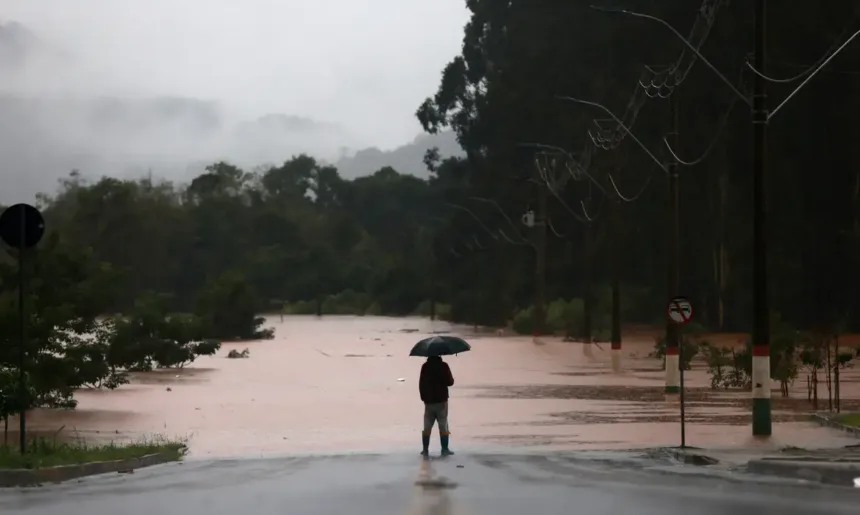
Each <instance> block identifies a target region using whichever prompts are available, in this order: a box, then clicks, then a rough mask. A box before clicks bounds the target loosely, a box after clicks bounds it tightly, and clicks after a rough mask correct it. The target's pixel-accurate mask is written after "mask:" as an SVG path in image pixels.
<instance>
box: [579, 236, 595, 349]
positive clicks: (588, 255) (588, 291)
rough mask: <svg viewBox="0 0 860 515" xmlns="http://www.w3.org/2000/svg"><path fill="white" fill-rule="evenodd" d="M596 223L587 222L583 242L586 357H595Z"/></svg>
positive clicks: (583, 323)
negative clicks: (593, 312) (594, 286)
mask: <svg viewBox="0 0 860 515" xmlns="http://www.w3.org/2000/svg"><path fill="white" fill-rule="evenodd" d="M593 246H594V223H593V222H591V221H586V222H585V228H584V233H583V244H582V259H583V264H582V276H583V291H582V353H583V354H585V356H586V357H589V358H591V357H594V349H592V348H591V344H592V343H593V341H594V336H593V330H594V329H593V325H592V318H593V317H592V311H593V309H592V308H593V297H594V296H593V295H592V290H593V289H594V288H593V286H592V273H593V269H594V266H593V262H592V258H593V257H594V248H593Z"/></svg>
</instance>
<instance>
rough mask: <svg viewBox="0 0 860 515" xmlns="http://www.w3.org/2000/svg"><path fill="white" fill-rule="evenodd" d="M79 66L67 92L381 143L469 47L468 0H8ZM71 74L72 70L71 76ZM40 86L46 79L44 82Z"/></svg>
mask: <svg viewBox="0 0 860 515" xmlns="http://www.w3.org/2000/svg"><path fill="white" fill-rule="evenodd" d="M2 4H3V6H2V12H0V16H2V18H3V19H4V20H15V21H18V22H20V23H22V24H24V25H26V26H27V27H29V28H30V29H31V30H32V31H33V32H35V33H36V34H37V35H39V36H40V37H42V38H44V39H45V40H47V42H48V43H49V44H51V45H52V46H53V47H54V48H57V49H61V50H62V51H64V52H65V53H67V54H69V56H70V57H71V58H72V59H74V61H75V62H76V63H77V65H76V66H75V68H74V69H75V71H74V72H69V71H68V70H66V71H65V72H59V71H57V72H56V73H55V76H53V77H38V79H39V82H40V86H39V89H47V90H52V91H54V92H61V91H63V90H64V89H68V90H70V91H73V92H74V91H75V90H81V89H85V90H87V91H89V92H91V93H96V94H99V93H102V92H104V93H122V94H135V95H138V94H139V95H152V94H162V95H180V96H189V97H196V98H203V99H212V100H218V101H220V102H223V103H224V104H225V106H227V107H228V108H231V109H234V110H236V111H237V112H238V113H239V114H241V115H244V116H259V115H262V114H265V113H271V112H279V113H286V114H291V115H299V116H307V117H310V118H314V119H316V120H320V121H328V122H336V123H340V124H342V125H344V126H346V127H347V128H348V129H349V130H350V131H352V132H355V133H357V134H361V135H362V136H364V137H365V138H366V140H371V141H373V142H374V143H375V144H376V145H378V146H380V147H382V148H391V147H395V146H397V145H400V144H403V143H405V142H407V141H408V140H411V139H412V138H413V137H414V136H415V134H417V133H418V132H419V131H420V127H419V125H418V123H417V122H416V121H415V118H414V115H413V113H414V112H415V109H416V108H417V106H418V104H419V103H420V102H421V100H423V98H424V97H426V96H428V95H430V94H432V93H433V92H434V91H435V89H436V86H437V85H438V83H439V72H440V71H441V68H442V67H443V66H444V65H445V63H447V62H448V60H450V59H451V58H452V57H453V56H454V55H456V54H457V53H458V52H459V48H460V43H461V40H462V27H463V25H464V23H465V22H466V20H467V19H468V13H467V11H466V9H465V1H464V0H362V1H358V0H3V2H2ZM60 74H63V75H60ZM33 87H35V86H33Z"/></svg>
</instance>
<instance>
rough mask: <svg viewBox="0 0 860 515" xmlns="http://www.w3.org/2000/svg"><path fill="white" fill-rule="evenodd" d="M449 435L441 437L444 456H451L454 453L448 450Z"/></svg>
mask: <svg viewBox="0 0 860 515" xmlns="http://www.w3.org/2000/svg"><path fill="white" fill-rule="evenodd" d="M448 438H449V437H448V435H441V436H439V442H441V443H442V456H451V455H453V454H454V451H452V450H451V449H449V448H448Z"/></svg>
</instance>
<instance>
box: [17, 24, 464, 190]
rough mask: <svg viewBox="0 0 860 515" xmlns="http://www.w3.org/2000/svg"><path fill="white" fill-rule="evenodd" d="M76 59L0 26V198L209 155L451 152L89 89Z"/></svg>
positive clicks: (167, 174) (236, 159)
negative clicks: (391, 145)
mask: <svg viewBox="0 0 860 515" xmlns="http://www.w3.org/2000/svg"><path fill="white" fill-rule="evenodd" d="M81 63H82V60H81V59H79V58H78V57H77V56H71V55H67V54H65V53H63V52H62V51H58V50H56V49H54V48H51V47H50V46H49V45H48V44H46V43H44V42H42V41H41V40H40V39H39V38H38V37H37V36H36V35H34V34H33V33H32V32H30V31H29V30H28V29H27V28H26V27H23V26H22V25H20V24H17V23H14V22H6V23H2V22H0V177H2V179H3V182H2V184H0V202H12V201H27V200H29V199H30V198H32V195H33V194H34V193H36V192H37V191H52V190H53V189H54V188H55V184H56V181H57V179H58V178H60V177H63V176H66V175H67V174H68V173H69V172H70V171H71V170H73V169H77V170H79V171H80V172H81V174H82V175H84V176H85V177H91V178H96V177H100V176H102V175H112V176H117V177H133V176H138V175H141V174H145V173H150V172H151V173H152V174H153V175H155V176H158V177H164V178H168V179H171V180H176V181H180V182H182V181H187V180H189V179H190V178H191V177H193V176H194V175H195V174H197V173H199V172H200V171H201V170H202V167H203V166H205V165H206V164H209V163H212V162H214V161H217V160H226V161H231V162H233V163H236V164H238V165H240V166H243V167H248V168H254V167H257V166H260V165H265V164H273V163H280V162H282V161H284V160H286V159H288V158H289V157H291V156H292V155H295V154H299V153H307V154H310V155H312V156H314V157H316V158H318V159H320V160H322V161H325V162H329V163H335V164H336V165H337V167H338V168H339V170H340V171H341V173H342V175H343V176H345V177H355V176H359V175H366V174H369V173H373V172H374V171H376V170H378V169H379V168H381V167H383V166H392V167H394V168H395V169H397V170H398V171H401V172H404V173H412V174H416V175H420V176H426V175H427V171H426V169H425V167H424V165H423V163H422V157H423V155H424V152H425V151H426V150H427V149H428V148H430V147H433V146H438V147H439V148H440V151H441V154H442V155H443V156H449V155H454V154H458V153H459V152H460V150H459V146H458V145H457V144H456V141H455V140H454V137H453V135H452V134H441V135H437V136H430V135H418V136H417V137H415V138H414V140H413V141H412V142H411V143H409V144H406V145H404V146H401V147H399V148H396V149H393V150H389V151H383V150H379V149H377V148H374V146H373V145H374V142H373V141H367V140H366V139H365V138H363V137H361V136H360V135H356V134H354V133H351V132H350V131H349V130H347V129H345V128H344V127H342V126H340V125H338V124H335V123H328V122H325V121H321V120H314V119H311V118H308V117H303V116H294V115H291V114H285V113H261V114H260V115H259V116H256V117H248V116H247V114H245V113H242V114H239V113H235V112H231V111H230V109H229V108H226V107H224V106H223V105H221V104H219V103H218V102H214V101H208V100H205V99H194V98H185V97H170V96H164V95H157V96H147V95H141V94H128V93H126V92H123V91H116V92H113V91H111V88H110V85H109V84H99V87H98V88H96V87H93V86H92V84H94V82H93V79H92V77H93V74H94V73H95V71H94V70H89V69H88V68H87V67H86V65H84V64H81ZM67 79H68V80H67ZM412 136H413V135H404V140H408V139H409V138H410V137H412Z"/></svg>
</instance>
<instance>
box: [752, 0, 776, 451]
mask: <svg viewBox="0 0 860 515" xmlns="http://www.w3.org/2000/svg"><path fill="white" fill-rule="evenodd" d="M766 12H767V2H766V1H765V0H755V56H754V60H753V62H754V65H755V68H756V69H757V70H758V71H759V73H755V74H753V81H754V82H753V331H752V343H753V363H752V383H753V384H752V387H753V388H752V396H753V409H752V432H753V436H770V435H771V433H772V427H771V426H772V424H771V406H770V382H771V381H770V306H769V305H768V304H769V303H768V280H767V279H768V278H767V227H766V220H765V214H766V206H765V203H766V192H765V164H766V163H765V157H766V156H765V153H766V145H767V118H768V109H767V96H766V91H765V82H764V79H763V78H762V75H764V74H766V73H767V68H766V55H765V43H766V40H767V38H766V35H767V21H766V20H765V14H766Z"/></svg>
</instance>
